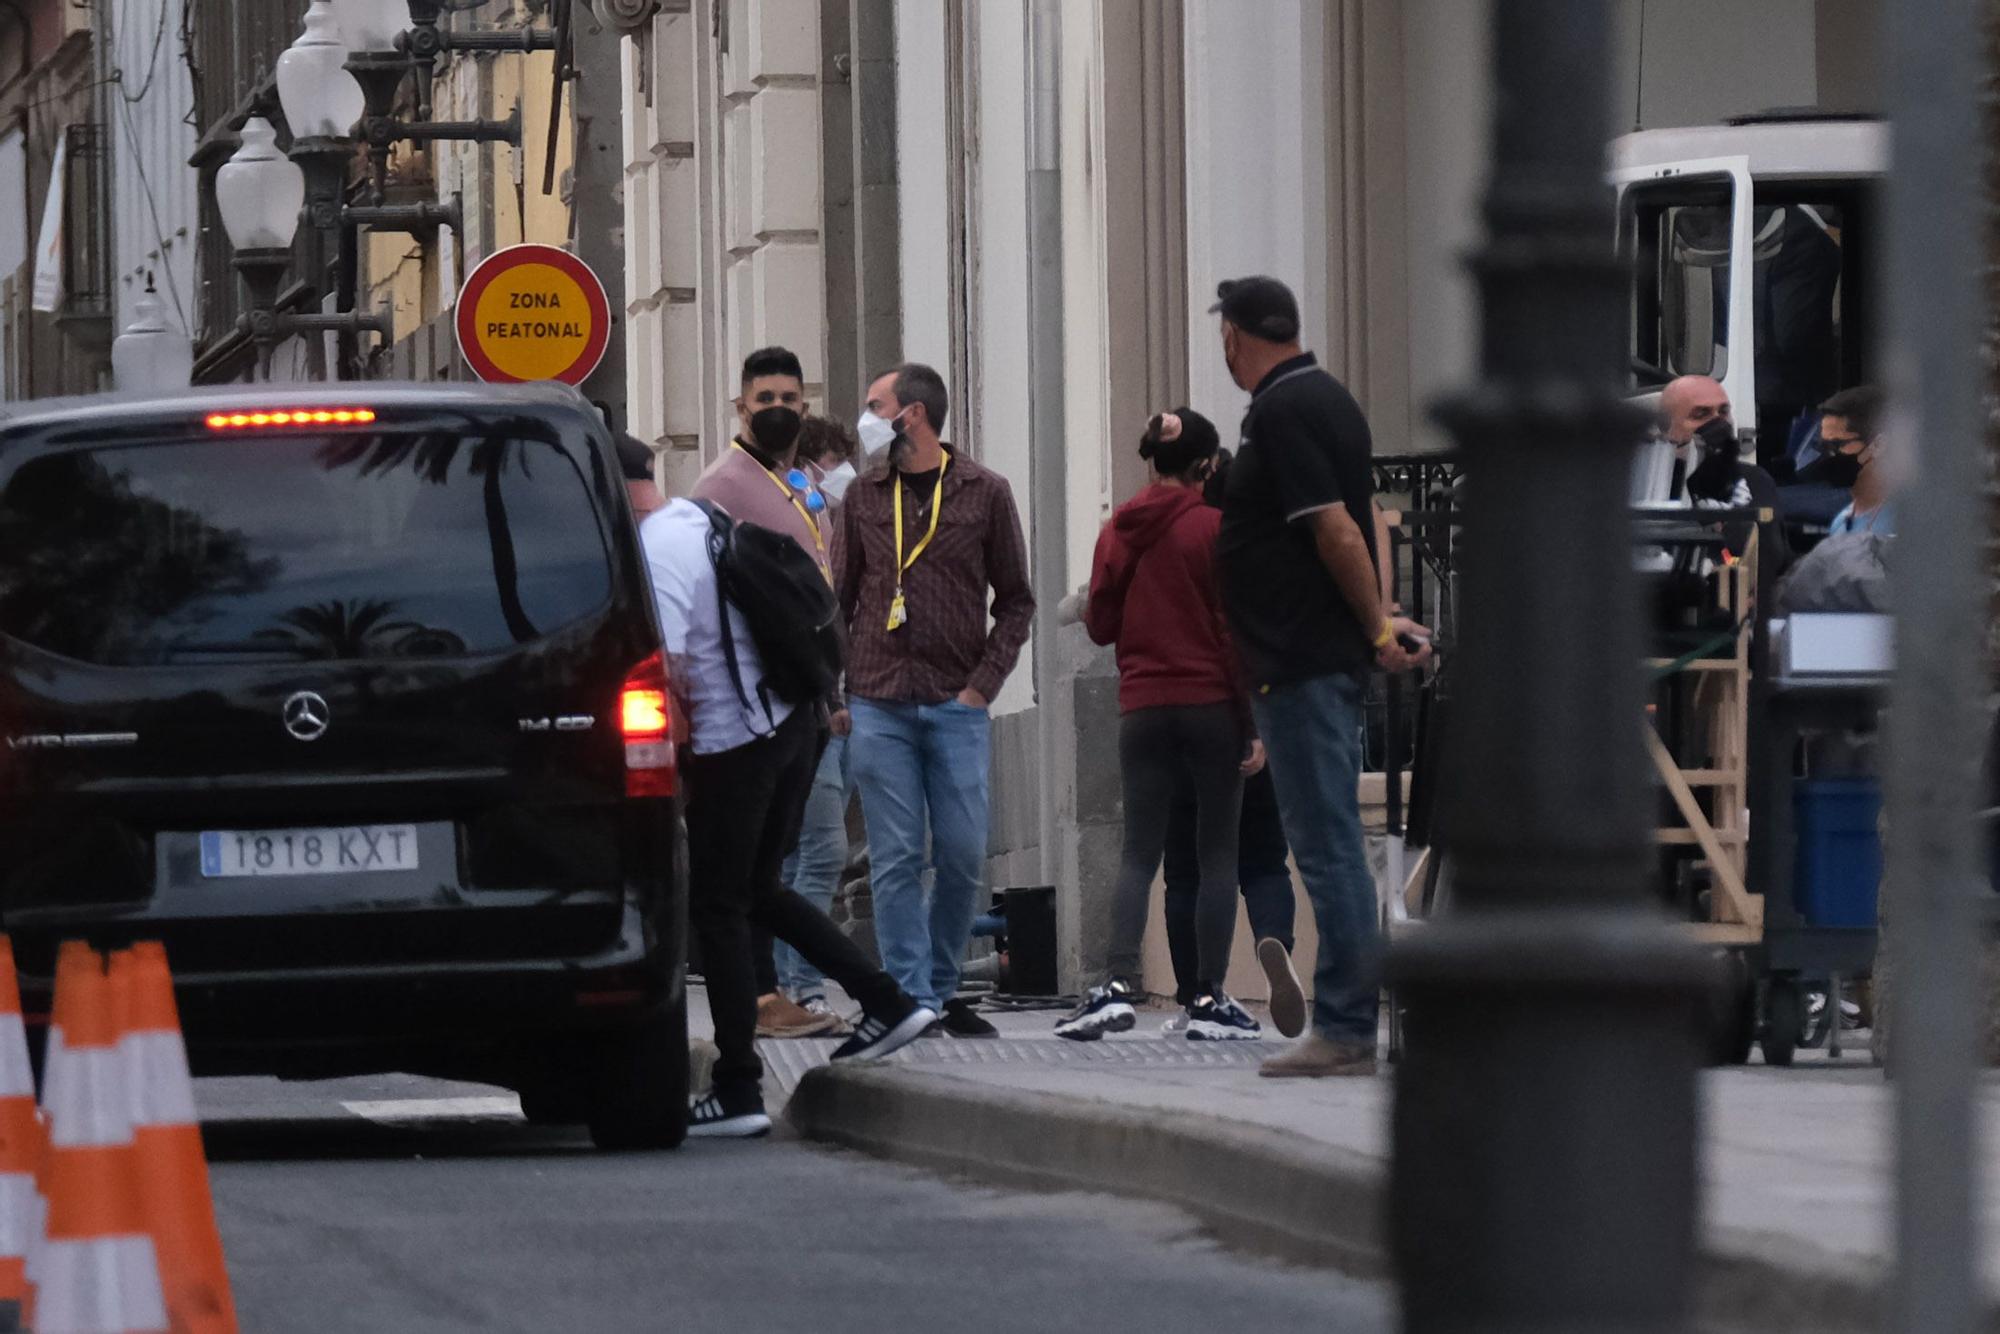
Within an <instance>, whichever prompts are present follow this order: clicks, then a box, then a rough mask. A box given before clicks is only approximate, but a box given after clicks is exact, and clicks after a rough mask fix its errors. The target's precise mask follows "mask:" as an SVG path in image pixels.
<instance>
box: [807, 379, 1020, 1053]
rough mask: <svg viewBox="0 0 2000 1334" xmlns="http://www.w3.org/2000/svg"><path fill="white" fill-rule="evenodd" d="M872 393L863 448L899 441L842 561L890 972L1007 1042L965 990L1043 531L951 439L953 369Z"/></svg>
mask: <svg viewBox="0 0 2000 1334" xmlns="http://www.w3.org/2000/svg"><path fill="white" fill-rule="evenodd" d="M867 405H868V411H867V413H866V415H864V416H863V417H862V418H861V422H860V426H859V434H860V436H861V444H862V447H863V448H864V449H866V450H869V451H870V452H871V453H872V452H874V451H876V450H878V449H886V451H887V454H888V460H889V466H888V467H887V468H877V467H872V466H871V467H866V468H864V469H863V476H862V477H861V478H860V480H858V481H856V482H855V483H854V485H853V486H852V487H850V488H849V489H848V491H847V496H846V499H845V500H844V501H843V503H842V504H841V507H840V514H839V516H838V517H839V522H838V523H837V524H836V525H835V541H834V573H835V585H836V587H837V588H838V589H839V592H840V608H841V613H842V615H843V617H844V618H845V620H846V622H847V625H848V631H849V639H848V658H847V697H848V707H849V708H850V710H851V711H852V720H851V725H852V728H853V737H852V740H851V742H850V743H849V745H850V750H851V753H852V756H853V759H852V764H853V766H854V782H855V786H856V787H857V788H858V789H859V790H860V792H861V812H862V815H863V816H864V817H865V818H866V820H867V824H868V853H869V865H870V868H871V872H872V876H873V890H874V912H875V936H876V940H877V942H878V943H879V944H880V945H881V949H882V963H883V966H884V967H885V968H887V969H888V970H889V973H890V975H891V976H893V977H895V978H897V979H898V980H899V981H900V982H901V983H902V985H903V986H904V987H905V988H906V989H908V990H910V991H911V993H912V994H913V995H915V996H917V997H918V998H919V999H921V1000H924V1001H927V1002H929V1003H930V1008H932V1009H939V1008H940V1007H942V1009H941V1013H942V1016H943V1018H942V1020H941V1023H942V1027H943V1032H944V1033H946V1034H949V1035H950V1036H952V1037H965V1038H973V1037H993V1036H996V1030H995V1029H994V1027H993V1025H992V1024H990V1023H988V1022H987V1021H986V1020H984V1019H982V1018H980V1017H979V1015H978V1014H977V1013H976V1012H975V1011H974V1009H973V1007H972V1006H971V1005H969V1004H968V1003H966V1002H965V1001H962V1000H959V999H957V994H956V993H957V991H958V977H959V965H960V963H961V962H962V961H963V960H964V957H965V946H966V940H967V938H968V937H969V936H970V934H971V931H972V918H973V914H974V912H975V911H976V910H977V908H978V907H979V906H980V904H979V898H980V889H981V887H982V885H983V884H984V882H985V878H986V875H985V872H986V836H987V821H988V811H987V799H988V791H987V783H988V774H989V771H990V766H991V758H992V752H991V731H992V723H991V721H990V719H989V718H988V716H987V712H986V709H987V705H989V704H990V703H991V702H992V700H993V697H994V696H995V695H997V694H998V693H999V692H1000V686H1001V683H1002V682H1004V681H1005V680H1006V679H1007V674H1008V673H1009V672H1011V671H1013V670H1014V664H1015V661H1016V660H1017V659H1018V658H1019V656H1020V652H1021V645H1022V644H1023V643H1025V642H1026V640H1027V638H1028V625H1029V622H1030V621H1031V620H1032V619H1033V617H1034V611H1035V597H1034V593H1033V592H1032V590H1031V589H1030V586H1029V583H1028V556H1027V543H1026V542H1025V541H1024V540H1023V538H1022V535H1021V519H1020V516H1019V514H1018V513H1017V512H1016V511H1015V508H1014V496H1013V492H1012V491H1010V490H1009V489H1008V486H1007V480H1006V479H1005V478H1004V477H1002V476H1000V474H998V473H996V472H993V471H992V470H991V469H988V468H983V467H981V466H980V465H979V464H978V463H977V462H975V461H974V460H972V459H971V458H970V457H968V456H966V455H964V454H962V453H960V452H959V451H957V450H954V449H951V448H950V447H948V446H947V445H945V444H944V442H943V441H942V440H940V439H939V438H938V432H939V431H940V430H942V429H943V427H944V422H945V414H946V412H947V411H949V409H950V399H949V397H948V396H947V394H946V392H945V387H944V379H943V377H941V376H940V375H939V374H938V373H937V372H936V371H935V370H933V369H931V368H930V367H929V366H924V365H919V364H916V363H914V362H912V363H909V364H906V365H903V366H899V367H897V368H896V369H894V370H892V371H888V372H885V373H884V374H882V375H880V376H877V377H876V379H875V382H874V383H873V384H871V385H870V386H869V387H868V396H867ZM989 604H990V605H989ZM839 726H840V720H839V719H836V720H835V727H836V729H837V728H838V727H839ZM927 836H928V837H927ZM927 848H928V854H929V855H928V858H927V857H926V849H927ZM927 860H928V862H929V864H930V865H931V867H932V869H933V871H934V872H935V884H934V887H933V889H932V892H931V893H930V895H929V896H928V902H927V901H926V895H925V893H924V886H923V878H922V877H923V871H924V866H925V863H926V861H927Z"/></svg>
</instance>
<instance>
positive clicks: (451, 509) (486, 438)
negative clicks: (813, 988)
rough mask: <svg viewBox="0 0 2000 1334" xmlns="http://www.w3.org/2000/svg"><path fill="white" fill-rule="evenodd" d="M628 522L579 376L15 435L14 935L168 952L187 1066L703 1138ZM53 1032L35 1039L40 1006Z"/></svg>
mask: <svg viewBox="0 0 2000 1334" xmlns="http://www.w3.org/2000/svg"><path fill="white" fill-rule="evenodd" d="M671 723H672V719H671V706H670V704H669V701H668V694H667V677H666V670H665V664H664V662H663V660H662V658H661V653H660V634H659V629H658V624H657V620H656V617H655V613H654V610H653V601H652V594H651V588H650V585H649V582H648V579H647V575H646V569H645V562H644V559H643V555H642V553H641V551H640V547H639V540H638V532H637V529H636V526H635V524H634V520H633V516H632V512H631V508H630V505H629V503H628V501H627V499H626V495H625V490H624V485H623V481H622V477H621V474H620V470H619V467H618V463H617V455H616V452H615V449H614V446H613V442H612V438H611V435H610V434H609V432H608V431H607V429H606V427H605V425H604V422H603V420H602V418H601V417H600V416H599V415H598V413H597V412H596V410H595V409H593V408H592V407H591V406H590V405H589V404H588V403H587V402H585V401H584V400H583V399H582V398H581V397H579V396H578V395H577V394H576V393H575V392H574V391H572V390H570V389H568V388H566V387H562V386H524V387H519V388H497V387H493V386H466V385H448V384H422V385H419V384H385V383H379V382H359V383H344V384H343V383H335V384H315V385H256V386H244V385H238V386H229V387H227V388H221V389H215V390H196V391H191V392H189V393H186V394H182V395H178V396H174V397H167V398H153V399H145V400H139V399H125V398H117V397H112V398H93V399H69V400H46V401H42V402H31V403H27V404H16V405H12V407H11V409H10V410H9V415H5V416H0V928H4V929H5V930H6V932H7V933H8V934H9V935H10V936H11V937H12V939H13V944H14V949H15V952H16V954H17V956H18V958H19V961H20V966H21V969H22V974H23V986H24V991H25V993H26V998H27V1007H28V1009H29V1010H30V1011H31V1012H35V1011H44V1012H45V1011H46V1009H47V1004H48V991H49V986H50V979H51V977H52V974H53V967H54V959H55V952H56V949H57V946H58V944H59V943H60V942H61V941H62V940H64V939H67V938H71V937H77V938H82V939H86V940H88V941H90V942H91V943H92V944H94V945H97V946H99V947H100V948H108V947H113V946H118V945H122V944H125V943H127V942H130V941H134V940H141V939H147V940H161V941H164V942H165V944H166V947H167V952H168V957H169V959H170V960H171V962H172V964H173V967H174V973H175V979H176V982H177V984H178V995H179V999H180V1005H181V1013H182V1024H183V1027H184V1029H185V1032H186V1035H187V1041H188V1045H189V1053H190V1057H191V1059H192V1060H193V1062H194V1065H195V1069H196V1072H197V1073H206V1074H231V1073H234V1074H243V1073H272V1074H280V1075H285V1076H289V1077H298V1078H319V1077H327V1076H334V1075H343V1074H356V1073H363V1072H371V1071H387V1070H401V1071H410V1072H416V1073H423V1074H434V1075H439V1076H446V1077H452V1078H464V1079H475V1080H482V1081H488V1082H493V1083H499V1084H503V1085H507V1086H510V1087H513V1088H516V1089H518V1090H520V1092H521V1095H522V1104H523V1107H524V1110H525V1111H526V1112H527V1114H528V1115H529V1117H530V1118H531V1119H535V1120H539V1121H565V1122H569V1121H582V1122H587V1123H588V1124H589V1126H590V1129H591V1132H592V1135H593V1137H594V1138H595V1139H596V1140H597V1142H598V1143H599V1144H603V1145H607V1146H608V1145H618V1146H666V1145H671V1144H674V1143H677V1142H679V1140H680V1139H681V1137H682V1135H683V1133H684V1129H685V1125H686V1115H687V1082H688V1066H687V1024H686V1013H687V1012H686V994H685V973H686V970H685V965H684V962H683V959H684V942H685V939H686V928H685V922H686V871H685V865H686V857H685V852H684V845H683V842H682V838H681V835H680V832H679V830H680V821H679V815H678V807H677V804H676V796H675V792H674V788H675V771H674V753H673V740H672V726H671ZM31 1022H32V1020H31Z"/></svg>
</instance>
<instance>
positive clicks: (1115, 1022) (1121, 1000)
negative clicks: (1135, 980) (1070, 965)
mask: <svg viewBox="0 0 2000 1334" xmlns="http://www.w3.org/2000/svg"><path fill="white" fill-rule="evenodd" d="M1132 997H1133V991H1132V984H1131V983H1129V982H1127V981H1126V980H1125V979H1124V978H1122V977H1114V978H1112V979H1111V980H1110V981H1109V982H1106V983H1105V984H1104V985H1103V986H1101V987H1092V988H1091V989H1090V991H1089V992H1088V993H1087V994H1086V995H1085V996H1084V998H1083V1004H1081V1005H1079V1006H1077V1007H1076V1009H1075V1010H1073V1011H1071V1012H1070V1016H1069V1018H1067V1019H1065V1020H1063V1021H1062V1022H1061V1023H1059V1024H1057V1025H1056V1036H1057V1037H1059V1038H1068V1039H1069V1040H1070V1041H1072V1042H1095V1041H1097V1040H1098V1039H1099V1038H1101V1037H1103V1036H1104V1035H1105V1034H1106V1033H1125V1032H1129V1031H1131V1029H1132V1028H1133V1027H1134V1026H1135V1025H1136V1024H1137V1023H1138V1022H1139V1012H1138V1010H1137V1009H1136V1008H1134V1006H1133V1004H1132Z"/></svg>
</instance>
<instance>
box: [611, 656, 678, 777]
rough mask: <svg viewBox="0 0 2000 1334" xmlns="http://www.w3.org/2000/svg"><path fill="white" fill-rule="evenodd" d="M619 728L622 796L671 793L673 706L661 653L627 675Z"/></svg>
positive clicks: (620, 706) (621, 698) (621, 700)
mask: <svg viewBox="0 0 2000 1334" xmlns="http://www.w3.org/2000/svg"><path fill="white" fill-rule="evenodd" d="M618 729H619V731H620V732H621V733H622V734H623V736H624V738H625V795H626V796H628V797H671V796H672V795H674V778H675V773H674V705H673V697H672V696H671V695H669V694H668V693H667V660H666V657H665V655H664V654H660V653H655V654H654V655H653V656H652V657H650V658H647V659H646V660H645V661H644V662H642V663H640V664H639V665H638V666H637V667H634V668H633V669H632V670H631V672H630V673H628V674H627V675H626V677H625V688H624V690H623V691H621V692H620V694H619V697H618Z"/></svg>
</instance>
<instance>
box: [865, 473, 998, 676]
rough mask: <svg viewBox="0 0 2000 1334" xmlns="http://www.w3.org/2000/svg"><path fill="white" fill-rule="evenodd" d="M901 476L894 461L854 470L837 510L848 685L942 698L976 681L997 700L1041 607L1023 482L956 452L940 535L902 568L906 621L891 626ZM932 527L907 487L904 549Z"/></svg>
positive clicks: (946, 477)
mask: <svg viewBox="0 0 2000 1334" xmlns="http://www.w3.org/2000/svg"><path fill="white" fill-rule="evenodd" d="M947 452H949V451H947ZM898 479H899V474H898V473H897V472H896V471H895V469H893V468H889V467H886V466H884V467H880V468H877V469H875V470H874V471H872V472H870V473H869V474H868V475H866V476H864V477H861V478H859V479H857V480H856V481H855V482H854V484H853V485H852V486H850V487H849V488H848V489H847V495H846V497H845V499H844V500H843V501H842V503H841V506H840V508H839V510H838V512H837V513H836V515H835V524H834V537H833V568H834V581H835V583H836V584H837V585H838V587H839V589H840V609H841V614H842V616H843V618H844V619H845V620H846V622H847V625H848V631H849V639H848V654H847V693H848V695H849V696H850V697H853V698H858V699H884V700H898V701H904V702H909V703H917V704H936V703H940V702H942V701H944V700H948V699H951V698H953V697H954V696H956V695H957V694H958V693H959V691H961V690H964V689H967V688H968V687H969V688H971V689H973V690H976V691H978V692H979V693H980V694H981V695H982V696H984V697H985V698H986V699H988V700H991V699H993V697H994V696H996V695H998V694H999V693H1000V685H1001V683H1002V682H1004V681H1005V680H1006V679H1007V674H1008V673H1009V672H1011V671H1013V670H1014V662H1015V660H1016V659H1017V658H1019V657H1020V655H1021V645H1022V644H1024V643H1026V642H1027V639H1028V624H1029V622H1030V621H1031V620H1032V619H1033V618H1034V614H1035V595H1034V593H1033V591H1032V590H1031V589H1030V587H1029V584H1028V552H1027V544H1026V542H1025V541H1024V540H1023V539H1022V536H1021V519H1020V516H1019V515H1018V514H1017V513H1015V510H1014V493H1013V492H1012V491H1011V490H1009V489H1008V486H1007V481H1006V479H1005V478H1003V477H1001V476H1000V474H998V473H996V472H993V471H992V470H990V469H987V468H982V467H980V466H979V465H978V464H977V463H974V462H973V461H972V460H971V459H969V458H966V457H964V456H963V455H960V454H952V455H951V466H950V467H949V468H947V469H945V473H944V497H943V499H942V501H940V505H941V506H942V510H941V512H940V514H939V517H938V528H937V536H936V537H935V538H933V539H931V544H930V546H929V547H928V548H926V549H925V551H924V554H923V555H921V556H919V557H918V558H917V562H916V564H914V565H912V566H911V567H910V569H909V572H908V573H906V574H905V575H904V576H903V603H904V607H905V608H906V610H907V611H908V613H909V620H908V622H907V623H906V624H904V625H903V626H902V627H901V628H900V629H896V630H890V629H889V628H888V624H889V604H890V602H891V601H892V600H893V599H894V598H895V594H896V512H895V501H896V490H895V488H896V487H897V486H898V485H900V482H899V480H898ZM923 499H924V500H925V501H928V500H929V497H928V496H925V497H924V498H923ZM929 528H930V521H929V518H928V517H926V518H925V520H924V521H923V522H922V523H918V522H917V521H916V509H915V507H914V506H913V505H912V504H911V503H910V498H909V497H908V496H905V497H904V502H903V553H904V555H905V557H907V556H908V554H909V552H910V550H911V549H912V548H914V547H915V546H916V544H917V543H918V542H920V541H922V540H923V536H924V533H925V532H926V531H928V530H929ZM989 589H990V590H991V592H992V618H991V628H990V629H989V627H988V617H987V593H988V590H989Z"/></svg>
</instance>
